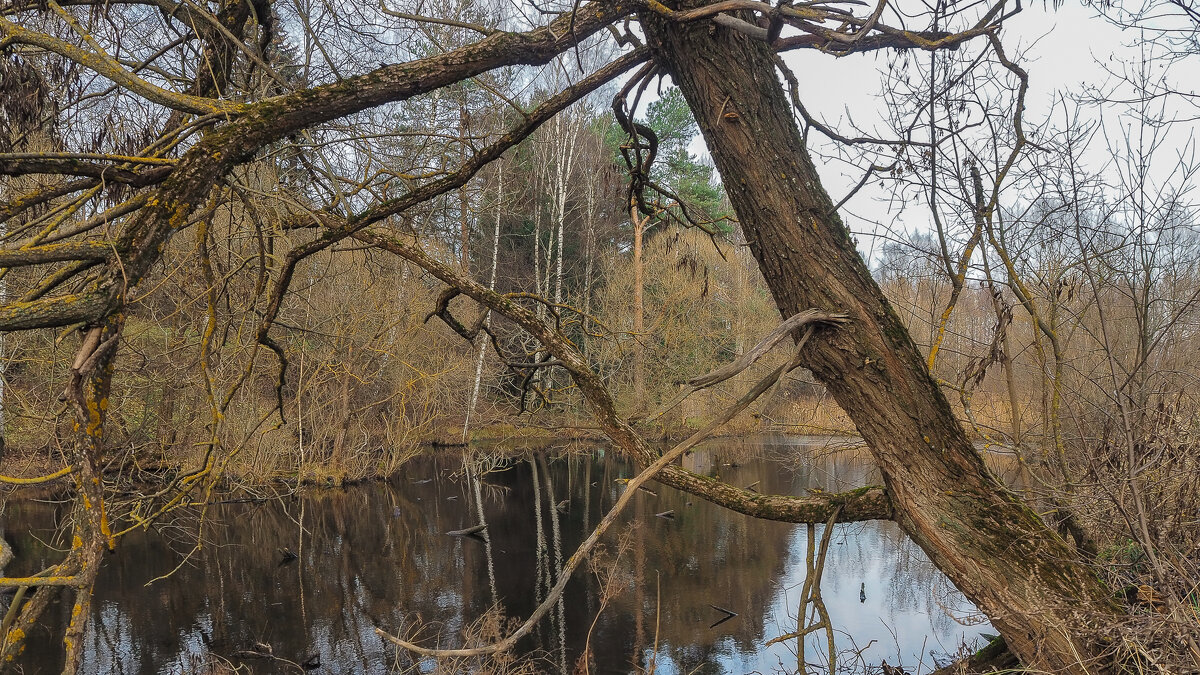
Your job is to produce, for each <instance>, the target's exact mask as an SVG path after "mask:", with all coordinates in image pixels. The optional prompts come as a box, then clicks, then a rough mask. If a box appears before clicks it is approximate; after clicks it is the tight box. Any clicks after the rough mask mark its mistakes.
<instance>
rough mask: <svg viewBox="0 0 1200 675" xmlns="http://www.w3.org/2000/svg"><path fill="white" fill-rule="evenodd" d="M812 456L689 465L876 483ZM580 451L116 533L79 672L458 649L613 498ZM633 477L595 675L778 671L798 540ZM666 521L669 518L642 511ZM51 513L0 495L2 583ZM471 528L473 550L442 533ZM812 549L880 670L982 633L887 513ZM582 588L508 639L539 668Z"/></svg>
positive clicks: (765, 482)
mask: <svg viewBox="0 0 1200 675" xmlns="http://www.w3.org/2000/svg"><path fill="white" fill-rule="evenodd" d="M823 448H824V444H823V443H812V442H806V441H805V439H795V438H764V439H756V440H754V441H747V442H729V441H716V442H713V443H710V444H708V445H707V446H704V447H702V448H701V449H698V450H697V451H696V452H694V453H692V454H691V455H690V456H688V457H687V458H685V463H686V465H687V466H688V468H691V469H693V470H696V471H700V472H703V473H706V474H709V475H719V476H720V477H721V478H722V479H723V480H726V481H728V482H730V483H732V484H734V485H740V486H749V485H754V486H755V489H758V490H759V491H761V492H773V493H799V492H801V491H802V490H804V489H807V488H811V487H822V488H824V489H827V490H837V489H843V488H846V487H853V486H858V485H863V484H866V483H870V482H877V481H878V478H877V477H876V476H874V475H873V473H874V469H873V468H872V466H871V465H870V463H869V462H868V461H866V460H865V459H864V458H863V455H862V454H861V453H857V452H838V453H831V452H828V451H825V450H823ZM592 450H594V452H591V453H578V452H577V453H573V454H568V455H565V456H564V455H562V454H561V453H555V452H531V453H529V454H527V455H526V456H525V457H524V458H523V459H522V458H518V459H517V460H516V461H512V462H509V463H507V464H506V465H505V466H504V467H503V468H502V469H500V470H495V471H491V472H489V473H486V474H485V475H479V474H478V473H476V472H472V471H464V470H463V465H462V462H461V459H460V458H458V457H452V456H441V457H428V458H423V459H421V460H418V461H414V462H413V463H411V464H408V465H406V467H405V472H404V474H403V475H402V476H400V477H397V478H396V479H395V480H393V481H391V482H388V483H376V484H371V485H367V486H360V487H354V488H350V489H347V490H345V491H331V492H321V493H318V494H312V495H309V496H305V497H302V498H289V499H286V500H280V501H270V502H266V503H260V504H251V503H230V504H220V505H217V506H215V507H213V508H211V509H210V510H209V512H208V514H207V515H206V516H205V521H204V525H203V528H202V532H203V538H202V544H203V545H202V547H201V548H200V549H199V550H195V551H193V550H192V545H193V543H194V541H195V532H196V531H197V529H199V528H200V524H199V522H198V516H197V515H193V516H192V517H191V518H190V519H178V520H176V521H175V522H172V523H171V524H169V525H164V526H162V527H160V528H158V529H157V530H152V531H150V532H141V533H134V534H131V535H129V536H128V537H127V538H126V539H124V540H123V543H122V546H121V548H120V550H119V551H118V552H117V553H116V554H115V555H113V556H112V557H110V558H109V559H108V560H107V562H106V565H105V568H104V569H103V570H102V573H101V575H100V579H99V582H98V584H97V590H96V601H95V603H94V604H93V611H92V616H91V621H90V623H89V626H88V630H87V636H86V649H87V653H86V658H85V671H86V672H97V673H99V672H105V673H107V672H113V673H131V674H133V673H137V674H143V673H178V672H192V670H193V669H194V668H195V664H197V663H199V662H200V661H201V660H202V658H203V655H204V654H206V653H210V652H211V653H213V654H218V655H222V656H227V657H231V656H232V655H234V654H235V653H238V652H243V653H244V652H245V651H246V650H251V649H259V650H262V649H265V648H269V649H270V650H271V652H272V654H274V655H275V656H278V657H282V658H286V659H288V660H290V661H293V662H296V663H299V662H301V661H303V660H305V659H306V658H309V657H310V656H311V655H313V654H319V655H320V661H321V663H322V666H321V669H320V670H317V671H315V672H330V673H378V672H387V671H389V670H390V669H393V668H405V667H408V666H411V665H412V664H411V662H410V661H408V660H407V657H404V656H401V657H399V658H397V655H396V653H395V652H394V650H392V649H391V648H389V647H386V646H385V645H384V644H383V643H382V641H381V640H380V639H379V638H378V637H377V636H376V635H375V634H374V628H375V627H376V626H381V627H383V628H385V629H387V630H390V631H392V632H395V633H406V632H408V631H411V630H413V629H414V628H415V627H417V626H424V628H423V632H422V634H423V635H425V636H427V637H429V638H430V639H432V638H434V637H435V636H436V637H437V639H439V640H440V641H441V644H442V645H443V646H458V644H459V642H460V640H461V634H462V632H463V630H464V629H465V628H467V627H468V626H469V625H470V624H471V623H472V622H474V621H475V620H476V619H477V618H478V617H480V616H481V615H483V614H484V613H485V612H487V611H488V609H489V608H491V607H493V606H494V605H496V604H497V603H498V604H499V606H501V607H502V608H503V610H504V612H505V613H506V614H507V615H508V616H510V617H524V616H527V615H528V614H529V613H530V612H532V611H533V609H534V607H535V606H536V605H537V603H538V602H539V601H540V600H541V599H542V598H544V597H545V594H546V591H547V589H548V588H549V586H550V585H552V584H553V583H554V580H555V575H556V574H557V572H558V570H559V569H561V566H562V564H563V561H564V560H565V558H566V556H569V555H570V553H571V552H572V551H573V550H574V549H575V547H576V546H577V545H578V544H579V542H580V541H581V540H582V539H583V537H585V536H586V533H587V532H588V531H589V529H590V528H591V527H592V526H594V525H595V524H596V522H598V521H599V519H600V518H601V517H602V516H603V514H604V512H605V511H606V510H607V509H608V508H610V507H611V506H612V504H613V502H614V501H615V500H616V499H617V497H618V496H619V495H620V493H621V491H622V490H623V489H624V488H623V486H622V485H621V484H620V483H619V482H618V479H621V478H628V477H630V476H631V475H632V471H631V468H630V467H629V466H628V465H627V464H626V463H625V462H623V461H620V460H618V459H617V458H616V457H614V455H613V454H612V453H609V452H606V451H605V450H604V448H602V447H601V448H593V449H592ZM651 485H652V487H651V490H652V491H653V492H644V493H642V494H639V495H638V497H637V498H636V499H635V500H634V502H633V503H632V505H631V508H630V512H629V513H628V514H627V516H626V518H625V523H626V524H624V525H622V526H619V527H617V528H614V530H616V531H617V534H616V535H614V536H612V537H609V541H608V543H607V549H608V551H609V553H610V558H611V554H612V553H614V552H615V550H616V549H617V536H618V535H620V536H624V537H626V538H627V540H628V542H629V546H628V550H627V551H626V553H625V554H624V555H623V556H622V557H621V559H620V561H619V563H618V564H617V565H616V568H615V571H614V574H615V575H616V576H615V577H614V578H615V579H617V584H616V585H617V586H618V587H619V590H620V592H619V593H618V594H617V595H616V597H615V598H612V599H611V601H610V602H609V603H608V604H607V607H606V608H605V609H604V611H603V613H601V614H600V616H599V619H598V620H596V621H595V626H594V628H592V629H591V635H590V642H589V644H590V646H591V653H592V654H593V656H594V659H595V660H594V662H593V666H592V668H593V670H592V672H600V673H627V672H630V671H632V670H635V669H636V668H644V667H646V666H647V664H648V663H650V661H651V660H653V661H654V664H655V667H656V670H657V672H659V673H692V672H697V673H708V672H712V673H716V672H731V673H745V672H751V671H758V672H761V673H768V672H773V671H787V672H792V671H795V669H796V663H795V656H794V649H795V645H794V643H791V644H786V643H785V644H777V645H773V646H772V647H770V648H764V646H763V645H764V643H765V642H766V641H768V640H770V639H771V638H773V637H776V636H778V635H782V634H785V633H788V632H790V631H793V630H795V628H796V616H795V613H796V605H797V602H798V600H799V594H800V587H801V584H802V583H803V576H804V552H805V546H806V532H805V528H804V527H803V526H793V525H786V524H781V523H771V522H765V521H759V520H755V519H752V518H748V517H745V516H741V515H738V514H734V513H730V512H727V511H724V510H721V509H718V508H715V507H713V506H711V505H709V504H708V503H706V502H703V501H701V500H698V499H695V498H692V497H690V496H688V495H685V494H682V493H678V492H676V491H674V490H671V489H669V488H664V487H662V486H658V485H656V484H651ZM667 511H673V515H674V517H673V518H667V517H656V515H655V514H660V513H663V512H667ZM63 516H64V512H63V507H60V506H56V505H53V504H45V503H31V502H25V503H20V504H10V505H9V509H8V512H7V514H6V521H7V522H6V525H5V529H6V530H7V532H8V533H9V536H10V538H11V537H13V536H14V535H15V537H16V541H15V544H16V548H17V550H18V556H19V557H18V561H19V562H16V563H14V564H13V566H12V567H11V568H10V571H11V572H12V573H23V572H27V571H29V570H32V569H33V568H37V567H39V566H40V565H41V564H42V563H43V562H44V561H45V560H46V559H48V557H49V556H48V553H49V547H51V546H55V545H56V542H54V541H52V540H51V539H50V537H51V536H52V531H53V523H55V522H57V521H58V520H59V519H61V518H62V517H63ZM481 518H485V519H486V524H487V526H488V527H487V530H486V536H485V537H483V538H479V537H450V536H447V535H446V534H445V533H446V532H447V531H450V530H458V529H464V528H469V527H471V526H474V525H476V524H478V523H479V522H480V520H481ZM820 531H821V527H818V528H817V532H818V536H819V535H820ZM292 554H294V556H295V559H294V560H290V561H289V559H290V556H291V555H292ZM828 556H829V559H828V562H827V565H826V571H825V576H824V582H823V585H822V588H823V592H824V598H825V602H826V604H827V606H828V608H829V612H830V614H831V617H832V621H833V623H834V625H835V626H836V627H837V629H838V631H839V633H838V647H839V649H854V650H861V654H862V659H863V660H864V661H865V662H868V663H873V664H875V665H878V663H879V661H880V660H881V659H884V658H886V659H888V661H889V662H890V663H893V664H895V663H896V662H897V661H901V662H903V663H904V664H905V665H907V666H909V668H910V670H914V671H915V670H916V667H917V666H918V663H920V662H922V659H923V663H924V664H925V667H924V670H925V671H928V670H929V666H930V665H931V664H932V661H931V659H930V656H929V655H930V652H931V651H932V652H937V653H944V652H953V651H954V650H955V649H956V648H957V646H958V645H959V644H961V642H962V641H963V640H972V639H973V638H974V637H975V636H977V635H978V634H979V633H980V632H981V630H985V629H986V626H985V625H980V626H973V627H964V626H963V625H961V624H959V623H957V622H956V621H955V620H954V618H953V616H958V617H962V616H967V615H969V614H970V612H971V611H972V608H971V606H970V605H969V603H967V602H966V601H965V600H964V599H963V598H962V597H961V596H960V595H959V594H958V593H957V592H956V591H954V590H953V589H952V588H951V587H950V586H949V584H948V583H947V582H946V581H945V579H944V577H942V576H941V574H940V573H938V572H937V571H936V570H935V569H934V568H933V567H932V566H931V565H930V564H929V562H928V561H927V560H926V559H925V558H924V556H923V555H922V554H921V552H920V551H919V549H917V548H916V547H915V546H913V545H912V544H911V543H910V542H908V541H907V539H906V538H904V536H903V535H902V534H900V532H899V531H898V529H897V528H896V527H895V526H894V525H893V524H891V523H870V524H855V525H839V526H836V530H835V533H834V538H833V544H832V545H831V547H830V551H829V554H828ZM18 567H20V568H19V569H18ZM176 568H177V569H176ZM172 570H175V571H174V572H173V573H172V574H170V576H167V577H166V578H164V579H160V580H158V581H154V582H153V583H152V584H150V585H149V586H147V585H146V584H147V582H148V581H150V580H151V579H154V578H155V577H159V576H161V575H165V574H167V573H169V572H171V571H172ZM600 587H601V580H600V577H599V576H598V575H597V574H595V573H580V574H579V575H578V578H577V579H575V580H573V581H572V582H571V584H569V585H568V587H567V592H566V594H565V596H564V599H563V601H562V602H561V603H560V604H559V605H558V606H557V607H556V608H555V610H554V611H552V612H551V613H550V615H549V616H548V618H547V620H545V621H543V623H542V625H541V626H539V628H538V630H537V631H536V632H535V633H534V635H532V636H531V637H530V638H528V639H527V640H526V641H525V642H524V643H523V644H522V649H523V650H524V651H525V652H527V653H531V654H536V655H537V658H538V664H539V666H541V667H542V669H544V670H547V671H571V670H572V669H573V668H574V666H575V663H576V662H577V660H578V659H579V657H580V654H582V653H583V650H584V645H585V642H586V641H588V640H589V637H588V633H589V628H590V627H591V626H592V623H593V620H594V619H596V613H597V611H599V609H600V606H601V598H600V597H599V593H600ZM860 588H861V589H862V591H863V593H865V599H862V600H861V601H860ZM713 606H716V607H721V608H728V609H729V610H731V611H733V612H736V613H737V616H736V617H734V618H732V619H730V620H728V621H725V622H722V623H720V624H719V625H716V626H715V627H714V626H713V624H714V623H715V622H716V621H717V620H719V619H721V618H722V617H723V616H724V614H722V613H721V612H720V611H718V610H716V609H714V607H713ZM68 611H69V604H68V603H67V602H66V601H62V602H59V603H57V604H56V605H54V606H53V608H52V610H51V611H50V612H49V613H48V614H47V618H46V623H47V624H48V625H47V626H46V627H45V629H44V632H43V634H40V635H33V636H31V639H30V640H29V642H28V646H27V649H26V652H25V654H24V655H23V656H22V663H21V665H22V666H23V667H24V669H25V672H26V673H57V672H59V669H60V668H61V661H60V658H59V653H58V652H59V642H58V636H59V635H60V634H61V630H62V627H63V626H65V625H66V622H67V619H68V617H66V616H65V613H66V612H68ZM256 643H257V644H258V645H259V646H258V647H255V646H254V645H255V644H256ZM656 644H657V650H655V648H654V646H655V645H656ZM809 644H810V646H809V647H808V654H809V660H810V662H814V661H816V662H823V661H824V658H823V656H822V654H823V649H824V647H823V646H822V645H823V642H820V643H819V641H818V639H817V638H816V636H814V637H813V638H812V639H811V641H810V643H809ZM235 661H236V660H235ZM843 661H845V659H844V658H843ZM245 662H246V663H247V665H249V666H250V667H251V669H252V672H262V673H274V672H280V673H282V672H297V670H296V668H295V667H294V666H288V665H286V664H284V663H282V662H281V661H272V660H268V659H252V660H246V661H245ZM419 665H420V664H418V666H419ZM418 669H420V668H418Z"/></svg>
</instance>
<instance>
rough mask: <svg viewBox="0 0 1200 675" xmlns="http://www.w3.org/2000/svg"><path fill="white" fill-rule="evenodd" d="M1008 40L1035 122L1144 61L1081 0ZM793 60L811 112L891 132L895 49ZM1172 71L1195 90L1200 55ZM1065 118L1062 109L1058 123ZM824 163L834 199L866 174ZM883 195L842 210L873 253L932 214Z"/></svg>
mask: <svg viewBox="0 0 1200 675" xmlns="http://www.w3.org/2000/svg"><path fill="white" fill-rule="evenodd" d="M1119 1H1120V0H1118V2H1119ZM1002 41H1003V43H1004V45H1005V50H1006V52H1007V54H1008V55H1009V57H1010V58H1014V59H1016V60H1018V62H1019V63H1020V64H1021V65H1022V66H1023V67H1024V68H1025V69H1026V70H1027V71H1028V72H1029V74H1030V91H1029V93H1028V95H1027V106H1026V114H1025V119H1026V120H1027V123H1028V124H1036V123H1038V122H1040V121H1041V120H1043V119H1045V117H1046V116H1047V115H1048V114H1049V113H1050V112H1051V110H1052V104H1053V102H1054V101H1056V100H1057V99H1058V96H1059V93H1060V92H1067V94H1068V95H1069V94H1070V93H1079V92H1081V91H1082V89H1083V87H1084V86H1085V85H1093V86H1097V85H1103V84H1104V83H1106V82H1108V81H1110V80H1111V77H1110V75H1109V74H1108V72H1106V70H1105V67H1104V66H1107V67H1108V68H1109V69H1111V70H1114V71H1120V70H1122V69H1123V67H1124V66H1125V65H1132V64H1135V63H1137V61H1138V58H1139V33H1138V31H1136V30H1132V29H1126V30H1122V29H1120V28H1119V27H1117V26H1115V25H1113V24H1112V23H1110V22H1108V21H1106V20H1105V19H1103V18H1100V17H1099V16H1098V15H1097V13H1096V11H1095V10H1094V9H1092V8H1090V7H1086V6H1083V5H1082V4H1081V3H1080V2H1079V0H1066V2H1065V3H1064V5H1063V6H1062V7H1060V8H1059V9H1053V8H1052V7H1051V6H1050V4H1049V3H1041V2H1034V3H1033V4H1031V5H1029V6H1027V7H1026V8H1025V9H1024V10H1023V11H1022V12H1021V13H1020V14H1018V15H1017V16H1015V17H1013V18H1011V19H1010V20H1009V21H1008V22H1007V23H1006V27H1005V29H1004V31H1003V33H1002ZM786 58H787V61H788V63H789V66H790V67H791V68H792V70H793V71H794V72H795V73H796V75H797V77H798V79H799V81H800V88H801V89H800V93H801V97H802V99H803V100H804V103H805V105H806V106H807V107H808V109H809V111H810V113H811V114H813V115H814V116H816V117H817V118H819V119H822V120H823V121H825V122H826V123H828V124H830V125H831V126H834V127H835V128H838V129H839V130H841V131H844V132H847V133H849V132H850V131H851V128H850V126H849V125H848V124H847V121H848V120H850V119H853V121H854V122H855V123H857V124H858V125H859V126H860V127H862V128H864V129H872V128H875V129H879V130H881V132H882V133H881V134H880V135H881V136H887V135H888V134H886V129H887V128H888V127H887V125H886V123H885V122H884V117H883V115H884V105H883V103H882V101H881V100H880V98H879V97H878V93H879V90H880V88H881V86H882V82H883V78H882V77H881V75H880V71H881V70H882V69H885V68H886V67H887V59H888V58H889V54H888V53H886V52H878V53H875V54H857V55H851V56H848V57H844V58H838V59H835V58H833V57H830V56H828V55H825V54H820V53H816V52H813V51H808V50H805V51H802V52H793V53H791V54H789V55H788V56H787V57H786ZM1172 74H1173V77H1172V79H1173V80H1174V81H1175V82H1177V83H1180V84H1181V88H1183V89H1184V90H1185V91H1186V90H1191V91H1194V90H1195V86H1196V85H1195V83H1196V82H1200V55H1196V56H1195V57H1193V58H1192V59H1191V61H1190V63H1183V64H1178V63H1177V64H1176V65H1175V66H1174V67H1173V73H1172ZM1061 119H1062V118H1061V113H1060V115H1059V117H1058V119H1057V120H1056V121H1061ZM1194 126H1195V125H1181V126H1180V128H1179V129H1177V131H1176V132H1175V133H1177V134H1179V135H1180V136H1181V141H1180V145H1183V144H1184V142H1183V140H1182V139H1183V137H1185V136H1186V135H1188V134H1190V133H1191V128H1192V127H1194ZM818 136H819V135H818V134H817V132H816V131H813V132H812V134H811V135H810V138H811V139H813V142H814V143H815V142H816V140H817V139H818ZM1098 150H1099V149H1096V150H1095V151H1094V154H1093V156H1092V157H1091V158H1090V159H1088V161H1089V162H1091V161H1094V162H1096V163H1097V164H1098V165H1099V164H1103V163H1104V162H1106V161H1108V160H1110V159H1111V156H1103V153H1101V152H1099V151H1098ZM693 151H694V152H697V153H703V152H705V149H704V145H703V141H702V140H701V139H699V138H697V139H696V142H695V143H694V144H693ZM818 166H819V167H820V170H821V174H822V178H823V180H824V181H825V185H826V188H827V189H829V191H830V193H831V196H832V197H833V199H834V200H835V201H837V200H839V199H840V198H841V197H842V196H843V195H844V194H846V192H847V191H849V189H851V187H852V186H853V185H854V184H855V183H856V182H857V181H858V180H859V178H860V177H861V173H859V172H856V171H853V170H852V167H849V166H847V165H845V164H844V163H841V162H831V163H828V164H825V165H820V164H819V165H818ZM1168 170H1169V169H1168ZM883 194H884V193H883V192H881V191H880V190H878V189H876V191H875V192H874V194H872V193H871V192H870V189H869V188H868V189H864V190H863V191H862V192H861V193H860V194H859V195H857V196H856V197H855V198H854V199H853V200H852V201H851V202H850V203H849V204H848V205H847V207H846V208H845V209H843V211H844V214H843V215H844V216H846V221H847V224H848V225H849V226H850V227H851V229H852V230H853V231H854V232H855V234H856V236H857V237H858V239H859V246H860V249H862V250H863V252H864V254H866V255H867V256H868V257H871V256H872V253H873V249H874V245H875V244H877V243H878V240H876V238H875V237H873V236H871V233H872V232H874V231H875V230H876V228H877V227H878V224H879V223H886V224H888V225H890V227H891V228H893V230H907V231H914V230H923V229H926V222H927V220H928V216H927V212H926V211H925V210H924V208H923V207H921V206H920V205H911V207H910V208H907V209H906V212H905V213H904V214H902V215H901V214H898V213H897V212H896V209H895V207H894V206H892V207H889V206H888V205H887V204H886V203H885V202H884V201H883V199H882V197H883ZM847 212H848V213H847ZM871 221H875V222H874V223H872V222H871Z"/></svg>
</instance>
